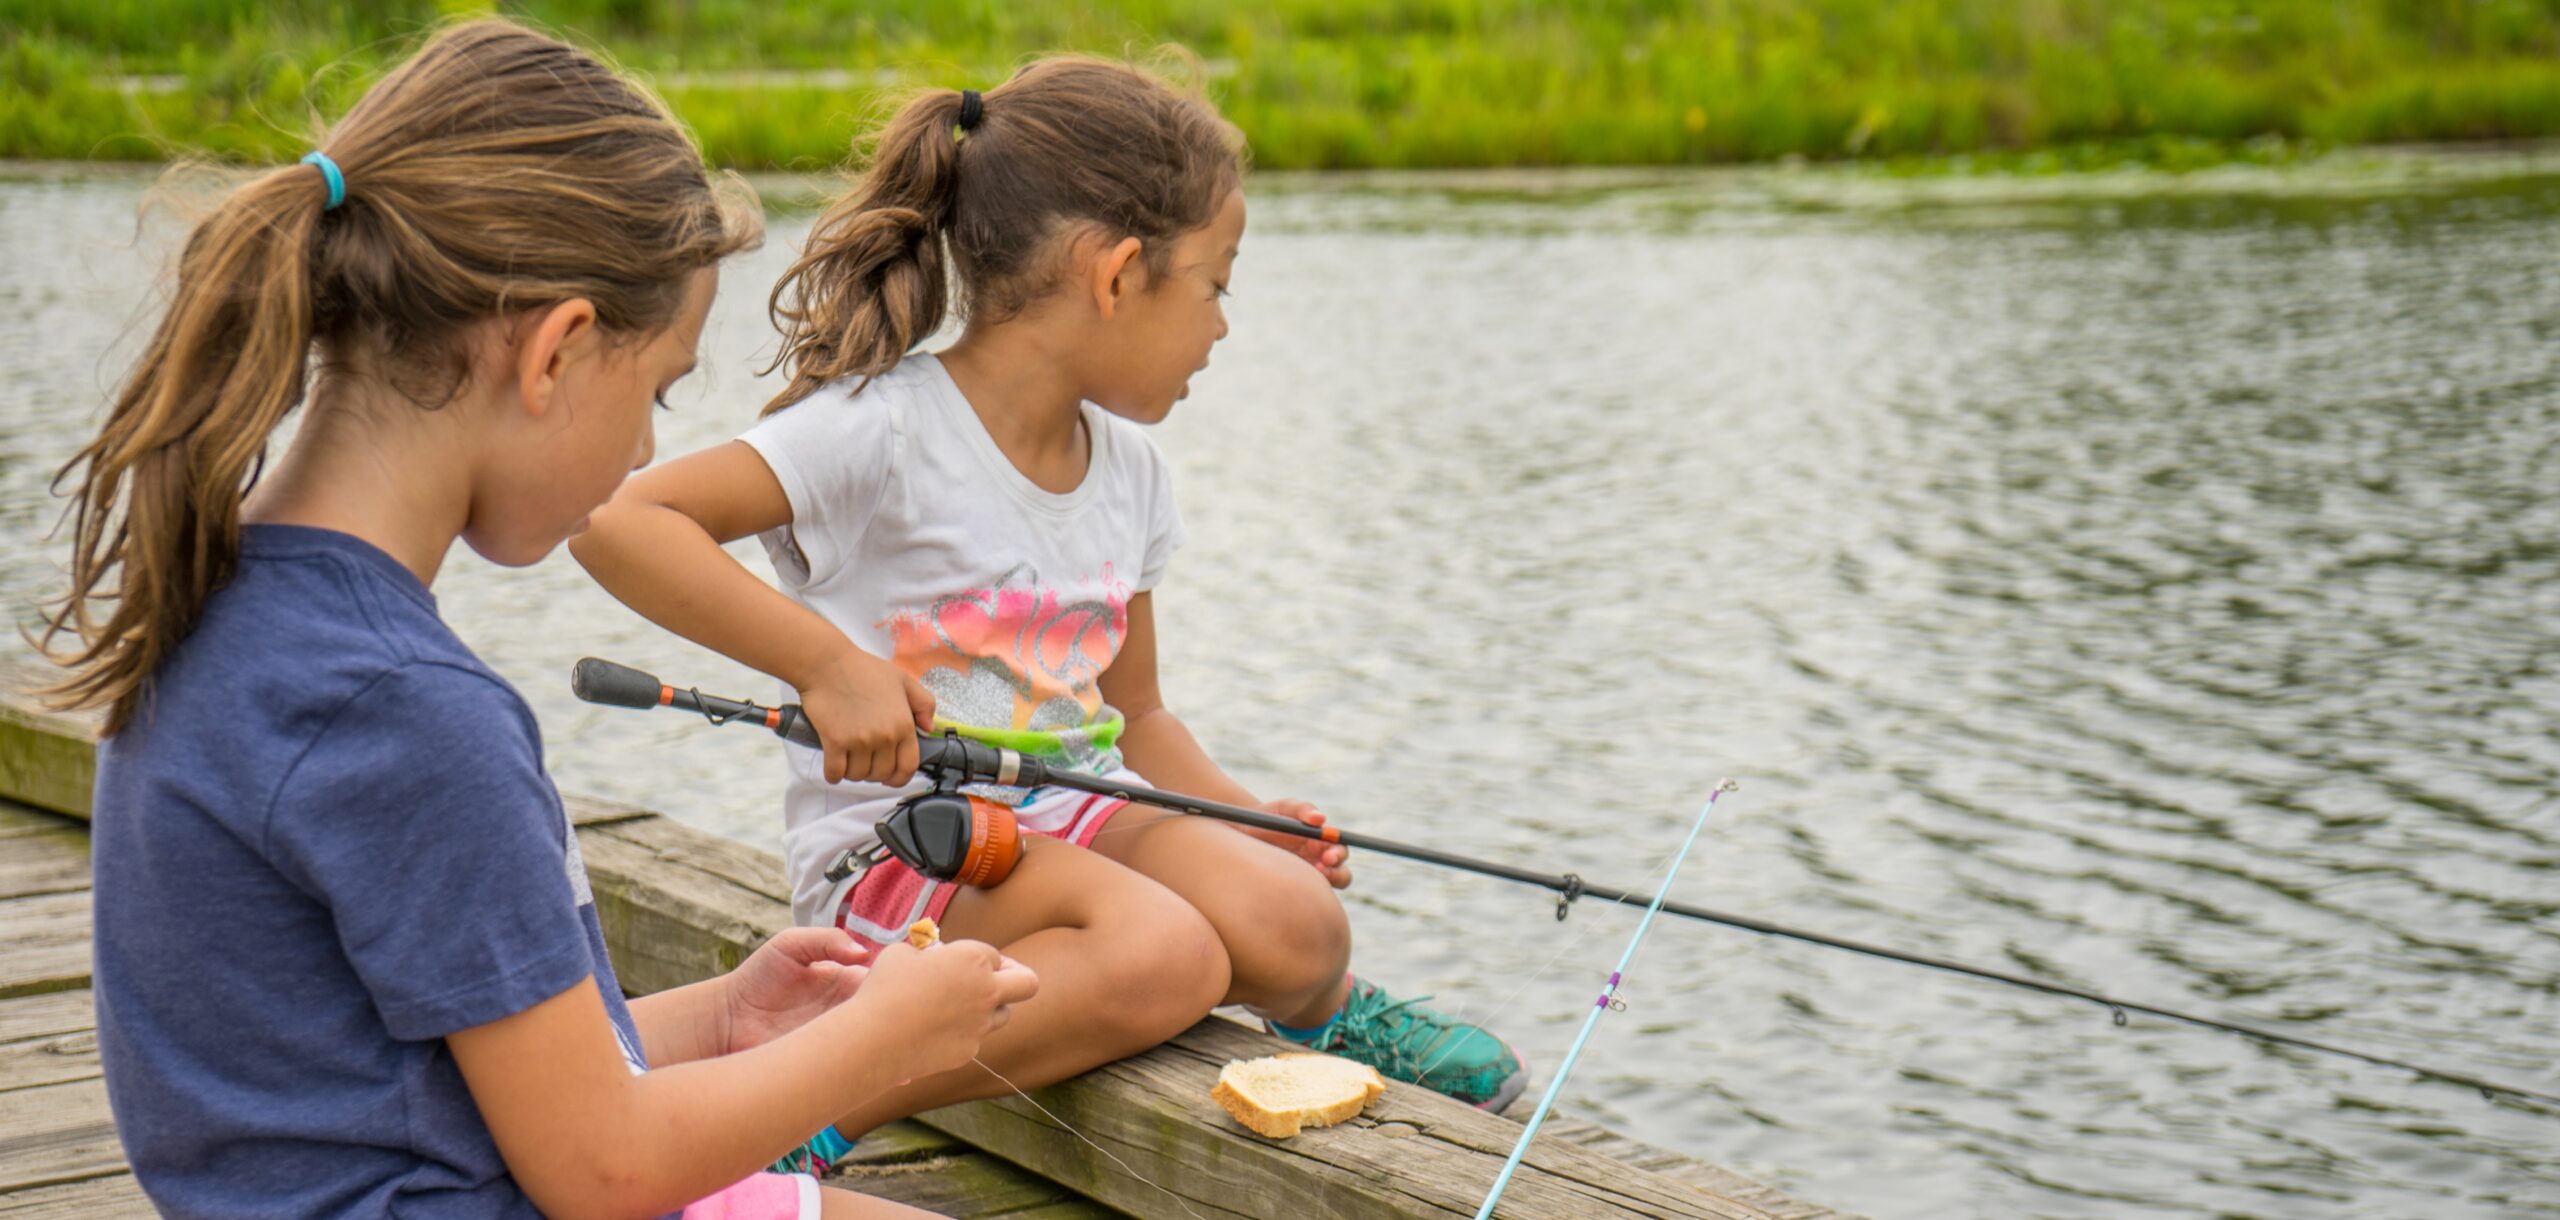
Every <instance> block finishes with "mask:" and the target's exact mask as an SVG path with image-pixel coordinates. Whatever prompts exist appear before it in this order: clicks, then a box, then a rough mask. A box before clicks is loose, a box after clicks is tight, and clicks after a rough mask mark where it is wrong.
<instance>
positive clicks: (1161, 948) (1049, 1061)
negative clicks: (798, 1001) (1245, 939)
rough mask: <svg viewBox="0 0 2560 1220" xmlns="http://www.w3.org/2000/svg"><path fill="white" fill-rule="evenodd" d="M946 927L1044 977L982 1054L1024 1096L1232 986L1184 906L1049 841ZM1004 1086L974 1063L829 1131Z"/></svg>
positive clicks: (1150, 1040) (1169, 1030)
mask: <svg viewBox="0 0 2560 1220" xmlns="http://www.w3.org/2000/svg"><path fill="white" fill-rule="evenodd" d="M1124 816H1125V815H1124ZM1299 867H1300V868H1301V869H1304V868H1305V867H1306V866H1304V865H1299ZM1319 883H1321V882H1319ZM941 923H942V932H943V936H944V937H945V938H946V939H951V940H981V941H985V942H987V943H988V944H992V945H995V946H997V947H999V948H1001V949H1003V950H1004V951H1005V952H1006V953H1007V954H1008V955H1010V956H1012V957H1013V958H1014V960H1016V961H1019V962H1021V963H1022V964H1024V965H1026V966H1029V967H1031V969H1032V970H1033V971H1034V972H1036V973H1037V974H1039V976H1040V994H1039V995H1037V996H1035V997H1033V998H1032V999H1031V1001H1030V1002H1029V1003H1025V1004H1018V1005H1015V1006H1014V1009H1013V1017H1012V1019H1011V1020H1009V1021H1007V1022H1006V1023H1005V1026H1004V1028H1003V1029H1000V1030H997V1031H996V1033H995V1036H994V1037H991V1038H989V1039H987V1042H986V1046H985V1047H984V1049H982V1050H980V1051H979V1052H978V1058H979V1060H980V1061H981V1062H983V1063H984V1064H986V1066H987V1068H993V1069H995V1071H996V1072H1001V1073H1003V1074H1004V1075H1005V1077H1006V1078H1008V1079H1010V1080H1012V1081H1013V1082H1014V1083H1015V1084H1018V1085H1020V1086H1022V1087H1023V1088H1026V1089H1032V1088H1038V1087H1040V1086H1041V1085H1045V1084H1054V1083H1056V1082H1058V1081H1060V1080H1064V1079H1066V1078H1067V1077H1069V1076H1072V1075H1075V1074H1076V1073H1078V1072H1081V1071H1084V1070H1086V1069H1087V1068H1092V1067H1097V1066H1099V1065H1101V1064H1105V1063H1109V1062H1111V1061H1113V1060H1115V1059H1122V1058H1126V1057H1128V1056H1130V1055H1134V1054H1136V1053H1138V1052H1139V1051H1142V1050H1145V1049H1147V1048H1149V1047H1152V1046H1154V1045H1156V1044H1157V1043H1160V1042H1163V1041H1164V1040H1165V1039H1167V1038H1170V1037H1172V1036H1174V1035H1175V1034H1178V1033H1181V1032H1182V1031H1183V1030H1186V1029H1189V1028H1191V1026H1192V1025H1194V1024H1195V1023H1197V1022H1198V1021H1199V1020H1200V1019H1201V1018H1202V1017H1205V1016H1207V1015H1209V1010H1210V1009H1211V1008H1213V1007H1216V1006H1217V1004H1218V1003H1219V1001H1220V1000H1221V999H1222V998H1223V997H1225V995H1226V994H1227V990H1228V982H1227V954H1226V951H1225V949H1224V948H1222V947H1221V946H1220V945H1219V943H1218V934H1217V932H1216V931H1215V930H1214V929H1212V928H1211V927H1210V926H1209V921H1208V920H1206V919H1204V918H1202V917H1201V914H1200V912H1199V911H1198V910H1196V909H1194V908H1193V907H1192V905H1191V904H1190V903H1188V902H1185V901H1183V899H1182V898H1181V897H1180V896H1179V895H1177V894H1175V893H1174V892H1173V891H1172V890H1169V889H1167V888H1165V887H1164V886H1163V885H1161V884H1158V883H1157V882H1155V881H1152V880H1149V879H1148V878H1146V877H1143V876H1140V875H1139V874H1138V873H1136V872H1133V871H1131V870H1130V869H1128V868H1125V867H1123V866H1121V865H1120V864H1118V863H1115V862H1114V861H1112V860H1110V859H1108V858H1106V857H1104V856H1101V855H1097V854H1095V853H1093V852H1090V851H1087V850H1085V849H1084V848H1081V847H1077V846H1075V845H1073V844H1071V843H1062V842H1059V841H1058V840H1055V839H1038V838H1032V837H1031V836H1028V835H1026V836H1024V841H1023V853H1022V863H1020V864H1019V865H1016V866H1015V868H1014V872H1013V875H1012V876H1010V877H1008V878H1006V879H1005V883H1004V884H1003V885H1001V886H998V887H996V888H995V889H991V890H967V889H964V890H962V891H960V893H959V895H958V896H957V897H955V898H953V899H952V900H951V907H950V909H949V910H948V911H946V912H944V914H943V918H942V920H941ZM1012 1091H1013V1090H1012V1089H1010V1088H1007V1087H1006V1086H1005V1085H1004V1084H1003V1083H1002V1082H1001V1081H998V1080H997V1079H996V1077H995V1076H994V1075H993V1074H991V1073H990V1072H988V1071H987V1070H986V1069H985V1068H981V1067H979V1066H978V1065H977V1064H970V1065H969V1066H967V1067H963V1068H960V1069H958V1070H956V1071H951V1072H945V1073H942V1074H941V1075H938V1076H928V1077H925V1078H923V1079H921V1080H913V1081H909V1082H908V1083H906V1084H904V1085H901V1086H899V1087H898V1088H896V1089H893V1090H891V1091H889V1092H887V1093H884V1094H882V1095H880V1096H879V1097H876V1098H873V1099H871V1100H869V1101H867V1102H865V1103H863V1104H862V1105H860V1106H858V1107H856V1108H855V1109H854V1110H853V1111H852V1112H851V1113H849V1114H846V1115H845V1116H844V1117H842V1118H839V1119H837V1120H836V1130H837V1131H839V1132H842V1133H843V1134H844V1135H845V1136H846V1137H847V1138H854V1137H858V1136H860V1135H861V1134H862V1133H863V1132H865V1131H869V1130H870V1129H872V1128H873V1127H877V1126H879V1125H880V1124H882V1123H884V1122H888V1121H890V1120H891V1119H897V1118H904V1117H906V1116H908V1115H910V1114H916V1113H920V1112H922V1111H925V1110H930V1109H933V1108H935V1107H937V1106H946V1105H950V1104H951V1103H953V1102H959V1101H970V1100H974V1099H976V1098H981V1097H998V1096H1004V1095H1006V1094H1009V1093H1011V1092H1012Z"/></svg>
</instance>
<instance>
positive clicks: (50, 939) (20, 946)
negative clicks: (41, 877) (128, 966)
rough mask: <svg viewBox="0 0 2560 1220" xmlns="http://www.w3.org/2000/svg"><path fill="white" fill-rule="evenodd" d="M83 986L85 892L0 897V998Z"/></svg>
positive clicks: (86, 967) (86, 939) (86, 946)
mask: <svg viewBox="0 0 2560 1220" xmlns="http://www.w3.org/2000/svg"><path fill="white" fill-rule="evenodd" d="M88 985H89V893H88V891H86V890H79V891H75V892H72V893H68V894H37V895H34V896H32V897H27V898H7V899H0V999H7V998H9V997H11V996H22V995H36V994H39V993H42V992H47V991H65V990H68V989H70V988H73V987H86V986H88Z"/></svg>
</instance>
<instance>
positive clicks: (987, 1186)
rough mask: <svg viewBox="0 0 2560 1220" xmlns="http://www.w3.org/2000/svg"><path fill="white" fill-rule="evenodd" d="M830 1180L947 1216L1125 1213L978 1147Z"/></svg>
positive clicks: (1103, 1218) (1105, 1217)
mask: <svg viewBox="0 0 2560 1220" xmlns="http://www.w3.org/2000/svg"><path fill="white" fill-rule="evenodd" d="M827 1184H828V1185H830V1186H841V1187H843V1188H844V1189H846V1190H851V1191H858V1192H860V1193H862V1194H866V1195H870V1196H872V1197H873V1198H877V1199H888V1200H891V1201H893V1202H897V1203H904V1204H907V1205H908V1206H910V1207H921V1208H923V1209H925V1210H926V1211H929V1212H932V1213H934V1214H936V1215H942V1216H1018V1215H1021V1214H1022V1213H1024V1212H1027V1211H1031V1210H1033V1209H1039V1210H1040V1211H1041V1212H1042V1213H1043V1214H1047V1215H1052V1216H1056V1217H1059V1218H1060V1220H1064V1218H1065V1217H1069V1216H1075V1217H1090V1218H1092V1220H1109V1218H1112V1217H1117V1216H1119V1215H1120V1213H1118V1212H1115V1211H1112V1210H1111V1209H1109V1208H1106V1207H1103V1206H1101V1205H1099V1204H1095V1203H1091V1202H1088V1201H1086V1200H1084V1199H1082V1198H1081V1197H1079V1196H1078V1195H1077V1194H1076V1193H1075V1192H1074V1191H1071V1190H1069V1189H1067V1188H1066V1187H1064V1186H1060V1185H1059V1184H1057V1183H1055V1182H1052V1181H1049V1180H1048V1179H1046V1178H1042V1177H1039V1176H1037V1175H1035V1174H1031V1173H1027V1172H1025V1171H1023V1170H1021V1169H1017V1168H1015V1167H1014V1166H1012V1165H1009V1164H1006V1163H1005V1162H1003V1161H1000V1160H997V1159H996V1158H994V1157H991V1156H988V1155H987V1154H985V1153H983V1152H974V1151H973V1152H967V1153H965V1154H963V1155H958V1156H937V1157H933V1158H931V1159H929V1160H922V1161H907V1162H903V1163H896V1164H886V1165H857V1166H850V1167H847V1168H845V1169H842V1170H840V1171H838V1172H836V1173H832V1174H829V1175H828V1176H827Z"/></svg>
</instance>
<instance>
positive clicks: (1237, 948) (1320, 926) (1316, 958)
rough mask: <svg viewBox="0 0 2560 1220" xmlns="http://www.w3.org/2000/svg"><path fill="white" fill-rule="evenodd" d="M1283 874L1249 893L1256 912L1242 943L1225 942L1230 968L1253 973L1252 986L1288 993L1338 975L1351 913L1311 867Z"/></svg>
mask: <svg viewBox="0 0 2560 1220" xmlns="http://www.w3.org/2000/svg"><path fill="white" fill-rule="evenodd" d="M1302 871H1303V872H1304V874H1305V875H1304V876H1292V875H1288V874H1283V876H1282V877H1281V878H1278V879H1275V883H1273V884H1270V885H1268V886H1266V887H1265V889H1266V892H1264V893H1262V894H1259V895H1256V896H1255V908H1256V910H1257V911H1258V912H1260V917H1259V918H1256V919H1255V920H1254V921H1253V922H1252V923H1251V924H1250V925H1249V930H1248V932H1247V934H1246V937H1245V938H1244V939H1245V942H1246V943H1236V944H1231V945H1230V946H1229V949H1230V952H1231V954H1232V955H1233V956H1234V958H1235V959H1236V972H1237V973H1238V974H1250V975H1252V976H1255V977H1253V978H1251V979H1249V980H1247V981H1249V982H1251V983H1253V984H1255V989H1256V990H1260V991H1270V992H1274V993H1282V994H1286V993H1294V992H1297V991H1300V990H1304V989H1307V988H1313V987H1320V986H1324V985H1327V984H1330V983H1332V982H1333V981H1335V980H1337V979H1339V978H1341V977H1342V972H1343V971H1344V970H1347V969H1349V968H1350V964H1351V917H1350V915H1349V914H1348V913H1347V912H1345V911H1344V910H1343V909H1342V900H1341V899H1339V898H1337V897H1335V896H1334V892H1333V887H1332V886H1330V885H1327V884H1325V881H1324V878H1323V877H1321V876H1319V875H1318V874H1317V873H1316V872H1315V870H1313V869H1304V870H1302Z"/></svg>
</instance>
